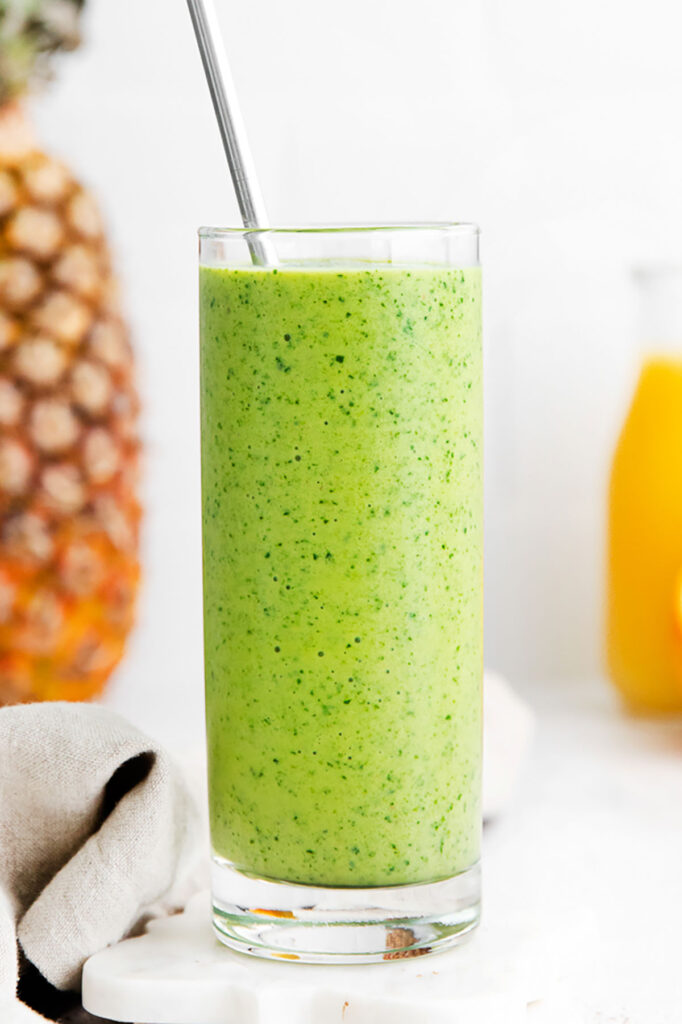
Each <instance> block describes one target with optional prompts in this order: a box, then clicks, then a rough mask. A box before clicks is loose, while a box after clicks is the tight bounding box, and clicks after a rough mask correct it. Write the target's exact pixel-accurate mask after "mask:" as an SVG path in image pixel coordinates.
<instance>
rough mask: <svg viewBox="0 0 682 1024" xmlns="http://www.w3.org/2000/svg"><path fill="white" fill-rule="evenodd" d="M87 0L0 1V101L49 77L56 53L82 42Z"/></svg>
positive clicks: (72, 48)
mask: <svg viewBox="0 0 682 1024" xmlns="http://www.w3.org/2000/svg"><path fill="white" fill-rule="evenodd" d="M84 3H85V0H0V104H2V103H6V102H8V101H9V100H11V99H14V98H15V97H16V96H19V95H21V94H22V93H23V92H25V91H26V89H27V88H28V87H29V85H30V84H32V83H34V82H36V81H44V80H45V79H48V78H49V77H50V65H51V58H52V56H53V54H55V53H57V52H59V51H60V50H74V49H75V48H76V47H77V46H78V44H79V43H80V31H79V22H80V14H81V11H82V9H83V6H84Z"/></svg>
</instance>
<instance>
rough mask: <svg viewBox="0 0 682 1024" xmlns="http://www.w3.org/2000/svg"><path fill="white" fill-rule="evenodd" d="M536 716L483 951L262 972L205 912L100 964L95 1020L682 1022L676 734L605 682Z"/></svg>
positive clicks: (89, 981) (548, 701) (149, 1023)
mask: <svg viewBox="0 0 682 1024" xmlns="http://www.w3.org/2000/svg"><path fill="white" fill-rule="evenodd" d="M536 703H537V705H538V707H539V713H540V725H539V728H538V731H537V736H536V742H535V747H534V751H533V756H532V759H531V763H530V765H529V766H528V768H527V770H526V772H525V777H524V779H523V784H522V787H521V789H520V791H519V792H518V794H517V797H516V800H515V801H514V804H513V805H512V806H511V807H510V808H508V809H507V812H506V813H505V814H504V815H503V816H502V817H501V818H500V819H499V820H497V821H496V822H495V823H494V824H493V825H491V826H488V827H487V828H486V833H485V840H484V894H485V897H484V921H483V925H482V927H481V929H480V931H479V933H478V934H477V935H476V936H475V937H474V938H473V939H472V940H471V941H469V942H468V943H465V944H463V945H462V946H461V947H460V948H458V949H456V950H453V951H451V952H450V953H447V954H443V955H441V956H437V957H430V958H427V957H424V958H419V959H416V960H412V961H405V962H402V963H393V964H385V965H384V964H380V965H377V966H372V967H369V968H367V967H334V968H319V967H307V966H301V965H289V964H267V963H262V962H260V961H255V960H249V959H246V958H243V957H241V956H238V955H236V954H232V953H231V952H229V951H228V950H225V949H223V948H222V947H219V946H218V945H217V944H216V943H215V942H214V941H213V939H212V937H211V934H210V928H209V925H208V918H207V910H206V906H205V904H203V905H202V901H201V900H199V901H198V902H197V903H195V904H194V905H193V906H192V907H190V909H189V911H188V913H187V914H186V915H185V917H184V918H178V919H175V920H174V921H169V922H166V923H159V924H157V925H155V926H154V927H153V929H152V931H151V933H150V934H149V935H148V936H144V937H142V938H141V939H135V940H130V941H129V942H127V943H124V944H121V945H119V946H118V947H115V948H114V949H112V950H109V951H105V952H104V953H101V954H98V956H97V957H95V958H93V960H91V961H90V962H89V964H88V965H87V968H86V972H85V987H84V1002H85V1005H86V1007H88V1008H89V1009H91V1010H92V1011H94V1012H97V1013H99V1014H102V1015H105V1016H110V1017H117V1016H118V1017H119V1018H120V1019H121V1020H125V1021H135V1022H137V1024H294V1022H295V1024H332V1022H334V1024H374V1022H376V1021H380V1020H384V1019H386V1020H388V1019H389V1017H390V1020H391V1022H392V1024H413V1022H414V1024H417V1022H418V1024H423V1022H424V1021H425V1020H428V1022H429V1024H441V1022H442V1024H445V1022H447V1024H459V1022H462V1024H464V1022H466V1024H477V1022H479V1021H480V1022H482V1024H483V1022H485V1024H497V1022H498V1021H500V1022H504V1024H517V1022H526V1021H528V1022H532V1024H626V1022H627V1024H679V1020H680V1012H681V1008H682V982H681V981H680V978H681V977H682V973H681V972H680V966H679V961H680V945H679V917H680V912H681V911H682V810H681V807H680V805H681V804H682V799H681V798H682V722H667V723H665V722H647V721H633V720H630V719H627V718H625V717H624V716H623V715H622V714H621V713H620V712H619V711H618V709H617V707H616V705H615V702H613V701H612V700H611V699H610V695H609V693H608V691H607V690H606V688H604V689H603V690H600V689H599V687H595V686H594V685H593V686H590V687H587V686H577V685H576V686H575V687H574V688H573V690H572V692H571V694H570V695H567V694H566V693H564V694H563V696H562V697H561V699H559V697H558V695H557V694H556V693H550V692H548V693H547V695H546V697H543V695H542V694H540V695H539V696H538V700H537V702H536ZM346 1004H347V1005H346Z"/></svg>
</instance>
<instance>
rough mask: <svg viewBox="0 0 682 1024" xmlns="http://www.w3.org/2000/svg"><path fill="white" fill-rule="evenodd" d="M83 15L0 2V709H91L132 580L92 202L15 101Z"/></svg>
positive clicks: (114, 349)
mask: <svg viewBox="0 0 682 1024" xmlns="http://www.w3.org/2000/svg"><path fill="white" fill-rule="evenodd" d="M81 7H82V0H12V2H3V0H0V704H2V703H8V702H14V701H27V700H42V699H66V700H80V699H86V698H88V697H91V696H93V695H96V694H97V693H98V692H99V691H100V690H101V688H102V686H103V685H104V683H105V681H106V679H107V677H108V676H109V674H110V673H111V671H112V669H113V668H114V667H115V665H116V664H117V662H118V661H119V659H120V658H121V655H122V653H123V649H124V644H125V640H126V635H127V633H128V631H129V630H130V628H131V626H132V622H133V614H134V606H135V597H136V592H137V587H138V580H139V563H138V525H139V519H140V507H139V505H138V501H137V497H136V487H137V480H136V470H137V461H138V452H139V441H138V435H137V425H136V420H137V412H138V398H137V394H136V391H135V385H134V380H133V360H132V353H131V349H130V345H129V341H128V335H127V331H126V328H125V324H124V322H123V320H122V318H121V314H120V310H119V306H118V301H117V294H116V282H115V279H114V277H113V275H112V269H111V262H110V258H109V253H108V250H107V245H106V240H105V237H104V233H103V227H102V221H101V218H100V214H99V212H98V209H97V205H96V203H95V202H94V200H93V198H92V196H91V195H90V194H89V193H88V192H87V191H85V189H84V188H83V187H82V186H81V185H80V184H79V183H78V182H77V181H75V180H74V178H73V177H72V176H71V174H70V172H69V171H68V169H67V168H66V167H64V165H63V164H62V163H60V162H58V161H57V160H54V159H52V158H51V157H49V156H46V155H45V154H44V153H42V152H41V151H40V149H39V148H38V147H37V145H36V143H35V140H34V137H33V134H32V131H31V129H30V127H29V125H28V123H27V121H26V120H25V117H24V115H23V112H22V109H21V106H20V103H19V101H20V98H21V96H22V94H23V92H24V90H25V89H26V88H27V87H28V85H29V84H30V83H31V82H33V81H34V80H35V78H36V77H44V75H45V72H46V70H47V65H48V62H49V58H50V56H51V54H52V53H54V52H55V51H57V50H60V49H71V48H73V47H74V46H75V45H76V43H77V41H78V16H79V13H80V9H81Z"/></svg>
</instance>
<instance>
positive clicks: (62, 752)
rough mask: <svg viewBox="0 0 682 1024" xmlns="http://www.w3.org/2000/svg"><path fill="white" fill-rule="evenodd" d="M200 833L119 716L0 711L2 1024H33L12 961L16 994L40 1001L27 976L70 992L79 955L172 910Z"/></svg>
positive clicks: (93, 710)
mask: <svg viewBox="0 0 682 1024" xmlns="http://www.w3.org/2000/svg"><path fill="white" fill-rule="evenodd" d="M198 832H199V830H198V826H197V817H196V811H195V808H194V805H193V803H192V800H191V798H190V796H189V794H188V793H187V790H186V788H185V785H184V783H183V781H182V778H181V775H180V773H179V772H178V771H177V770H176V768H175V766H174V765H173V763H172V762H171V761H170V759H169V758H168V755H167V754H165V753H164V751H163V750H161V749H159V747H158V746H157V745H156V744H154V743H153V742H152V741H151V740H149V739H148V738H147V737H146V736H144V735H143V734H142V733H141V732H139V731H138V730H137V729H135V728H133V726H131V725H129V724H128V723H127V722H126V721H125V720H124V719H122V718H120V717H119V716H118V715H115V714H114V713H113V712H111V711H107V710H106V709H104V708H102V707H98V706H96V705H89V704H62V703H49V704H29V705H23V706H20V707H10V708H0V1021H1V1022H2V1024H5V1022H7V1024H10V1022H11V1024H15V1022H16V1024H23V1022H24V1021H26V1022H29V1021H31V1022H35V1021H38V1020H42V1018H41V1017H38V1015H37V1014H35V1013H33V1012H32V1011H31V1010H29V1009H28V1008H27V1007H26V1006H25V1005H24V1004H23V1003H20V1002H19V1001H18V1000H17V999H16V997H15V993H16V987H17V981H18V977H19V973H20V962H21V973H22V982H21V985H20V992H21V994H22V996H23V995H24V991H22V989H24V990H25V998H26V1000H27V1002H31V1003H32V1004H33V1005H40V999H37V1000H34V999H33V998H32V997H31V992H30V987H31V984H33V982H32V980H31V979H33V981H35V982H36V983H37V984H36V987H42V986H44V987H45V989H46V990H47V991H48V992H49V986H54V988H56V989H62V990H67V989H78V987H79V985H80V975H81V968H82V965H83V963H84V961H85V960H86V959H87V957H88V956H90V955H91V954H92V953H94V952H96V951H97V950H100V949H102V948H103V947H105V946H107V945H109V944H111V943H113V942H117V941H118V940H119V939H120V938H122V937H123V936H124V935H127V934H129V933H131V932H133V931H134V930H135V929H136V927H138V926H139V925H140V924H141V922H142V921H143V920H144V919H146V918H148V917H149V916H150V915H153V914H155V913H164V912H166V913H167V912H170V911H172V910H175V909H179V908H180V907H181V906H182V905H183V904H184V902H185V901H186V898H187V897H188V895H189V894H190V888H191V878H192V874H193V872H194V870H195V864H196V862H195V858H196V855H197V840H198ZM17 942H18V946H19V950H17ZM31 965H33V966H31ZM34 968H37V972H40V975H42V978H40V977H39V975H38V974H37V972H36V971H35V970H34ZM43 979H46V981H47V982H48V983H49V985H47V986H46V985H44V982H43Z"/></svg>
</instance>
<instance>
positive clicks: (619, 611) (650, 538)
mask: <svg viewBox="0 0 682 1024" xmlns="http://www.w3.org/2000/svg"><path fill="white" fill-rule="evenodd" d="M680 351H682V346H681V347H680ZM607 602H608V603H607V607H608V612H607V615H608V621H607V629H608V632H607V652H608V665H609V671H610V674H611V677H612V679H613V682H614V683H615V685H616V686H617V687H618V689H619V690H620V691H621V693H622V695H623V697H624V698H625V701H626V703H627V704H628V705H629V706H630V707H631V708H632V709H633V710H637V711H641V712H647V711H648V712H675V711H677V712H682V355H681V356H680V357H679V358H677V357H675V356H669V355H660V356H652V357H650V358H647V359H646V361H645V362H644V364H643V366H642V370H641V373H640V377H639V381H638V384H637V387H636V390H635V394H634V398H633V400H632V405H631V406H630V411H629V413H628V415H627V418H626V421H625V424H624V426H623V430H622V433H621V435H620V439H619V441H618V445H617V448H616V452H615V456H614V460H613V467H612V471H611V482H610V491H609V551H608V596H607Z"/></svg>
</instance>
